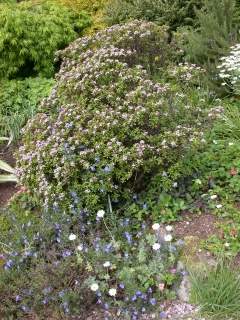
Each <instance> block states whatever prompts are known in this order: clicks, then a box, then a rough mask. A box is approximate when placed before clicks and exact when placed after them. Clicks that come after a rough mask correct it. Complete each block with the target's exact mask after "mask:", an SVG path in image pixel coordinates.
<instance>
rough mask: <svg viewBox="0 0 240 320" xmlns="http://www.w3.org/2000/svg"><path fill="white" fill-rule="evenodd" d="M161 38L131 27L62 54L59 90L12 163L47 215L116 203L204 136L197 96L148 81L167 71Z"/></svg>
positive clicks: (147, 27)
mask: <svg viewBox="0 0 240 320" xmlns="http://www.w3.org/2000/svg"><path fill="white" fill-rule="evenodd" d="M164 30H165V29H164V28H162V27H158V26H156V25H154V24H153V23H148V22H139V21H134V22H130V23H129V24H126V25H117V26H113V27H111V28H108V29H106V30H104V31H101V32H99V33H97V34H96V35H93V36H91V37H84V38H81V39H78V40H77V41H75V42H74V43H73V44H72V45H70V46H69V47H68V48H67V49H65V50H64V51H62V52H60V53H59V57H61V59H62V66H61V69H60V71H59V73H58V75H57V84H56V86H55V87H54V89H53V90H52V92H51V94H50V96H49V97H48V98H47V99H45V100H44V101H43V102H42V106H41V110H40V112H39V113H38V114H37V115H36V116H35V117H34V118H33V119H32V120H30V121H29V122H28V124H27V126H26V127H25V128H24V130H23V146H22V147H20V151H19V155H18V162H17V167H18V168H17V174H18V177H19V180H20V182H21V183H22V184H23V185H25V186H26V187H28V188H29V189H30V190H32V192H33V193H34V194H35V195H36V196H38V197H39V201H40V202H41V203H42V204H43V206H44V208H45V209H46V210H48V209H51V210H53V211H54V212H56V211H59V210H60V209H61V208H64V210H66V211H67V212H76V211H78V210H80V209H87V210H98V209H99V208H101V207H106V203H107V199H108V198H109V197H110V198H111V201H112V203H113V204H116V203H120V201H123V200H124V199H126V198H127V197H129V194H131V193H133V192H135V191H136V190H137V191H139V190H141V189H144V188H145V186H146V184H147V183H148V180H149V179H151V177H152V176H153V175H154V174H155V173H156V172H160V173H161V172H163V171H164V170H166V169H168V168H169V166H171V164H174V163H176V161H177V160H178V159H179V158H181V157H182V156H183V155H184V153H185V152H186V150H187V149H189V148H190V146H191V144H192V145H194V144H196V143H197V142H198V141H199V139H200V138H201V137H202V135H203V130H204V128H205V127H207V126H208V125H209V123H210V122H211V121H212V119H211V118H209V117H208V115H207V108H208V107H207V106H205V105H204V104H202V102H201V101H200V100H199V94H198V93H197V92H198V90H196V92H195V93H194V94H193V99H192V100H191V99H189V96H188V95H186V94H181V90H182V89H181V88H179V87H176V85H173V86H171V85H170V84H168V83H165V84H162V83H160V82H156V81H154V80H152V76H153V75H154V74H155V73H156V72H159V68H160V67H161V66H163V65H164V64H165V63H166V62H165V60H166V59H165V58H164V57H165V54H166V52H167V49H168V44H167V40H166V35H165V31H164ZM158 39H159V41H160V42H159V41H157V40H158ZM156 44H157V45H156ZM165 49H166V50H165ZM179 90H180V92H179ZM189 142H191V143H189Z"/></svg>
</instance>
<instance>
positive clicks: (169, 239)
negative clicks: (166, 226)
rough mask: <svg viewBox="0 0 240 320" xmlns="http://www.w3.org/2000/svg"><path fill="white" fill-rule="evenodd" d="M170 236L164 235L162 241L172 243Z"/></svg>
mask: <svg viewBox="0 0 240 320" xmlns="http://www.w3.org/2000/svg"><path fill="white" fill-rule="evenodd" d="M172 238H173V237H172V235H171V234H166V235H165V237H164V240H165V241H166V242H170V241H172Z"/></svg>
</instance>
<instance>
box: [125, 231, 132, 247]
mask: <svg viewBox="0 0 240 320" xmlns="http://www.w3.org/2000/svg"><path fill="white" fill-rule="evenodd" d="M124 236H125V238H126V239H127V242H128V243H129V244H131V243H132V236H131V234H130V233H129V232H127V231H125V232H124Z"/></svg>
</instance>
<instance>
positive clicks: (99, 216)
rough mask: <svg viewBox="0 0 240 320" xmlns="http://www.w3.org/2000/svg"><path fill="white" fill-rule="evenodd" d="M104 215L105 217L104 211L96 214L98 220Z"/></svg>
mask: <svg viewBox="0 0 240 320" xmlns="http://www.w3.org/2000/svg"><path fill="white" fill-rule="evenodd" d="M104 215H105V211H104V210H98V212H97V217H98V218H103V217H104Z"/></svg>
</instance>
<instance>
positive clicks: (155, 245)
mask: <svg viewBox="0 0 240 320" xmlns="http://www.w3.org/2000/svg"><path fill="white" fill-rule="evenodd" d="M160 247H161V246H160V244H159V243H157V242H156V243H154V244H153V246H152V248H153V250H159V249H160Z"/></svg>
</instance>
